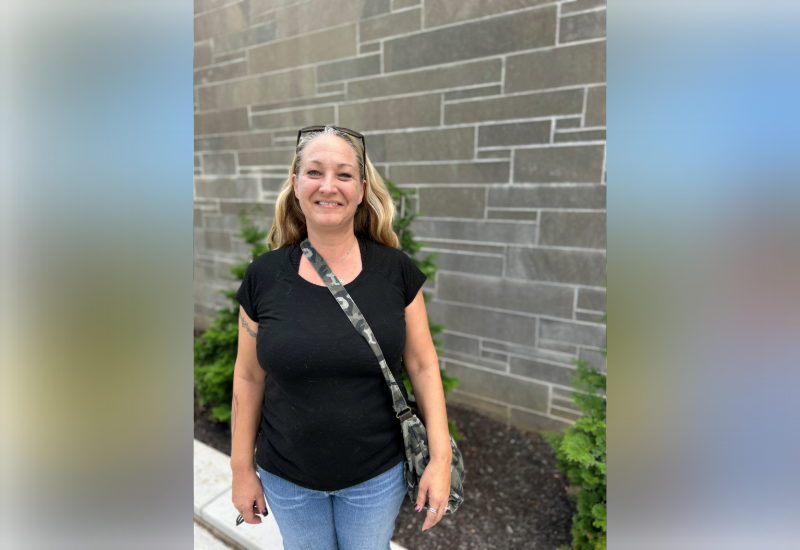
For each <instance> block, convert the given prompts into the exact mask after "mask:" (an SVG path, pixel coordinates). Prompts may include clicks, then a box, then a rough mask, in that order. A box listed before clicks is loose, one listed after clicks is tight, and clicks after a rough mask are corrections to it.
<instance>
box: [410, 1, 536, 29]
mask: <svg viewBox="0 0 800 550" xmlns="http://www.w3.org/2000/svg"><path fill="white" fill-rule="evenodd" d="M549 2H550V0H425V27H426V28H432V27H438V26H440V25H447V24H450V23H458V22H459V21H467V20H469V19H477V18H480V17H488V16H490V15H496V14H501V13H503V12H507V11H511V10H521V9H524V8H530V7H533V6H538V5H541V4H547V3H549Z"/></svg>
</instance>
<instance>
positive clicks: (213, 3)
mask: <svg viewBox="0 0 800 550" xmlns="http://www.w3.org/2000/svg"><path fill="white" fill-rule="evenodd" d="M230 3H231V2H230V0H194V14H195V15H197V14H200V13H202V12H204V11H211V10H215V9H218V8H221V7H222V6H224V5H225V4H230Z"/></svg>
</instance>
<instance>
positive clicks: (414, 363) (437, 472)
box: [403, 290, 453, 531]
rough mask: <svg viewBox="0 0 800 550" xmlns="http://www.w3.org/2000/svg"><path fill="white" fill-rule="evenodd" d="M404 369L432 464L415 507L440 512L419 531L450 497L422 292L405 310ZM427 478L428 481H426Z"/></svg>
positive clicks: (446, 439) (449, 453)
mask: <svg viewBox="0 0 800 550" xmlns="http://www.w3.org/2000/svg"><path fill="white" fill-rule="evenodd" d="M403 364H404V365H405V368H406V372H408V378H409V380H410V381H411V387H412V388H414V396H415V398H416V400H417V405H418V406H419V410H420V413H421V414H422V416H423V418H424V419H425V430H426V431H427V433H428V450H429V451H430V455H431V461H430V463H429V464H428V466H427V467H426V468H425V473H424V474H423V477H422V479H421V480H420V490H419V495H418V497H417V504H418V505H420V507H421V506H424V505H425V500H426V492H427V497H428V504H429V506H430V507H433V508H435V509H437V510H438V511H439V513H438V514H433V513H431V512H429V513H428V514H427V517H426V518H425V523H424V524H423V526H422V530H423V531H424V530H425V529H429V528H430V527H433V525H434V524H435V523H437V522H438V521H439V520H440V519H441V518H442V516H444V509H445V507H446V506H447V501H448V498H449V496H450V463H451V461H452V459H453V449H452V448H451V447H450V432H449V430H448V428H447V410H446V409H445V404H444V403H445V402H444V389H443V387H442V377H441V375H440V374H439V358H438V356H437V355H436V348H435V347H434V345H433V339H432V338H431V331H430V328H429V327H428V314H427V312H426V310H425V300H424V298H423V296H422V290H420V291H419V292H418V293H417V297H416V298H414V301H413V302H411V303H410V304H409V305H408V307H406V347H405V350H404V351H403ZM426 478H430V479H426Z"/></svg>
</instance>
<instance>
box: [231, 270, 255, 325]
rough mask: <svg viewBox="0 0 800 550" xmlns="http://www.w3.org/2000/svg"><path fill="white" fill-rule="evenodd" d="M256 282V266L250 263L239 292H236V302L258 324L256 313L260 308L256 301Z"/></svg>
mask: <svg viewBox="0 0 800 550" xmlns="http://www.w3.org/2000/svg"><path fill="white" fill-rule="evenodd" d="M256 282H257V281H256V273H255V265H254V263H253V262H250V265H248V266H247V269H246V270H245V272H244V277H243V278H242V284H241V286H239V290H237V291H236V301H237V302H239V305H241V306H242V309H244V312H245V313H246V314H247V316H248V317H250V319H252V320H253V321H255V322H256V323H257V322H258V314H257V313H256V311H258V308H257V307H256V301H255V296H256Z"/></svg>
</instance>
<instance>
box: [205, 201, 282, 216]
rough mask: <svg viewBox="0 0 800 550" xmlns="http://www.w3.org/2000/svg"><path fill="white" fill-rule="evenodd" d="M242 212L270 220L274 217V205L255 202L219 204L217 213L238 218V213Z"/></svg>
mask: <svg viewBox="0 0 800 550" xmlns="http://www.w3.org/2000/svg"><path fill="white" fill-rule="evenodd" d="M242 209H244V211H245V212H246V213H247V215H249V216H253V217H255V218H261V219H272V217H273V216H274V215H275V205H274V204H263V203H257V202H220V203H219V211H220V213H222V214H230V215H235V216H238V215H239V212H241V211H242Z"/></svg>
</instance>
